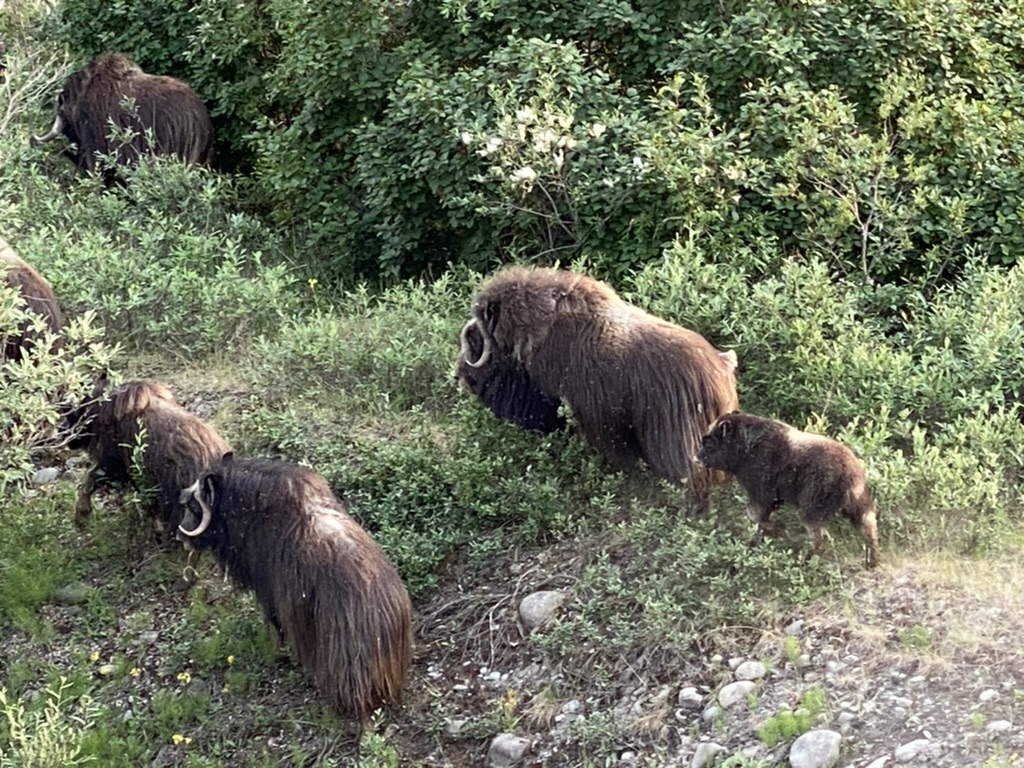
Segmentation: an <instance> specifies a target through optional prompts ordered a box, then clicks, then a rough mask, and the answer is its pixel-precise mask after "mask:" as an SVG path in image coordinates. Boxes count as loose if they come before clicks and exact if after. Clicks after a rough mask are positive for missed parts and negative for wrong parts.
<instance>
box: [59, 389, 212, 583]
mask: <svg viewBox="0 0 1024 768" xmlns="http://www.w3.org/2000/svg"><path fill="white" fill-rule="evenodd" d="M106 389H107V383H106V380H100V382H99V383H98V384H97V385H96V387H95V389H94V390H93V394H92V397H91V398H90V399H89V400H87V401H86V402H85V403H84V404H83V405H82V406H80V407H79V408H77V409H75V410H74V411H72V412H71V413H70V414H69V416H68V421H69V422H70V424H71V426H72V427H73V428H74V429H75V430H76V431H77V436H76V437H75V438H74V439H73V440H72V441H71V443H70V446H71V447H72V448H86V449H87V450H88V453H89V457H90V458H91V459H92V461H93V466H92V468H91V469H90V470H89V472H88V473H87V474H86V475H85V477H84V478H83V480H82V482H81V484H80V486H79V489H78V500H77V502H76V504H75V523H76V525H78V526H82V525H83V524H84V523H85V521H86V520H87V518H88V517H89V515H91V514H92V495H93V493H94V492H95V490H96V488H97V487H98V486H100V485H103V484H129V483H134V482H136V481H141V483H142V484H143V485H144V488H143V490H144V491H150V492H152V494H153V498H152V505H153V507H154V508H155V512H156V519H157V522H158V525H159V527H160V528H161V529H162V530H163V531H164V532H166V533H167V534H169V535H171V536H173V535H174V534H175V533H176V532H177V528H178V524H179V523H180V522H181V516H182V514H183V510H182V509H181V505H180V499H181V489H182V488H185V487H187V486H189V485H191V484H192V483H194V482H195V481H196V480H197V479H198V478H199V477H200V476H201V475H202V474H203V473H204V472H205V471H207V470H208V469H209V468H210V467H212V466H214V465H215V464H217V463H218V462H219V461H220V459H221V457H222V456H223V455H224V454H225V453H227V452H228V451H230V450H231V449H230V447H229V446H228V444H227V442H225V440H224V439H223V438H222V437H221V436H220V435H219V434H218V433H217V430H215V429H214V428H213V427H212V426H210V425H209V424H207V423H206V422H204V421H203V420H202V419H200V418H199V417H198V416H195V415H194V414H192V413H190V412H189V411H187V410H186V409H185V408H183V407H182V406H180V405H179V404H178V403H177V402H176V401H175V399H174V395H172V394H171V391H170V390H169V389H168V388H167V387H166V386H164V385H163V384H161V383H159V382H156V381H152V380H148V379H142V380H138V381H129V382H127V383H125V384H122V385H121V386H119V387H117V388H115V389H114V390H113V391H111V392H109V393H108V392H106ZM137 446H142V451H141V460H142V461H141V466H140V467H136V466H135V460H136V458H137V457H138V456H137V454H136V448H137ZM136 469H137V470H139V472H135V471H134V470H136ZM140 475H141V476H140ZM196 559H197V556H191V557H190V558H189V565H190V566H192V567H194V566H195V563H196ZM190 581H191V574H190V571H188V570H187V571H186V575H185V577H184V579H183V581H182V582H179V584H178V586H179V587H186V586H187V585H188V583H189V582H190Z"/></svg>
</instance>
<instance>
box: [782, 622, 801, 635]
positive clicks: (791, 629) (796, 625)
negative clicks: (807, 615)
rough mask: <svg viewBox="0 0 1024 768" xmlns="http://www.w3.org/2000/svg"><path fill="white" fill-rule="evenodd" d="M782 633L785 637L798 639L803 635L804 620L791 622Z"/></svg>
mask: <svg viewBox="0 0 1024 768" xmlns="http://www.w3.org/2000/svg"><path fill="white" fill-rule="evenodd" d="M782 632H783V634H784V635H786V636H787V637H800V636H801V635H802V634H803V633H804V620H803V619H797V620H796V621H791V622H790V623H789V624H787V625H786V628H785V629H784V630H782Z"/></svg>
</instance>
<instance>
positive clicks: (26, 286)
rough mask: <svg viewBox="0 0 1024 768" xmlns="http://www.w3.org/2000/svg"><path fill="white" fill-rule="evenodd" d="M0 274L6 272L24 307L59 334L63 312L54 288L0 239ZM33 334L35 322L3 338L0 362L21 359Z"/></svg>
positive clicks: (8, 282) (24, 324) (28, 348)
mask: <svg viewBox="0 0 1024 768" xmlns="http://www.w3.org/2000/svg"><path fill="white" fill-rule="evenodd" d="M0 272H3V276H4V281H5V282H6V284H7V285H8V286H10V287H11V288H14V289H16V290H17V291H18V292H19V293H20V294H21V297H22V299H23V300H24V301H25V308H26V309H27V310H28V311H29V312H32V313H33V314H36V315H39V316H40V317H41V318H42V319H43V321H44V322H45V323H46V327H47V328H48V329H49V330H50V331H51V332H53V333H54V334H58V333H60V330H61V328H63V327H64V313H63V312H61V309H60V304H59V303H58V302H57V297H56V296H54V294H53V289H52V288H51V287H50V284H49V283H48V282H47V281H46V278H44V277H43V276H42V275H40V274H39V273H38V272H36V271H35V270H34V269H33V268H32V267H31V266H29V265H28V264H27V263H26V262H25V261H23V260H22V259H21V257H20V256H18V254H17V253H15V252H14V249H13V248H12V247H11V246H10V245H9V244H8V243H7V241H6V240H4V239H3V238H0ZM32 335H33V328H32V323H31V322H24V323H22V324H21V326H20V327H19V328H18V329H17V331H16V332H15V333H14V334H13V335H10V336H7V337H6V338H4V340H3V348H2V349H0V362H3V361H4V360H20V359H21V358H22V356H23V355H24V354H25V353H27V352H29V351H31V349H32V345H33V341H32Z"/></svg>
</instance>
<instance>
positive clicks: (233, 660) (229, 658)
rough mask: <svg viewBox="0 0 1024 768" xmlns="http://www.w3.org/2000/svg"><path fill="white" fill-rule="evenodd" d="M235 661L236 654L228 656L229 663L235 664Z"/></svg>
mask: <svg viewBox="0 0 1024 768" xmlns="http://www.w3.org/2000/svg"><path fill="white" fill-rule="evenodd" d="M234 663H235V657H234V656H228V664H234Z"/></svg>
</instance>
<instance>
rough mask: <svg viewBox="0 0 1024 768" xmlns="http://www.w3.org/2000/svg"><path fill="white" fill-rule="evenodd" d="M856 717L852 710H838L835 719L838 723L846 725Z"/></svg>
mask: <svg viewBox="0 0 1024 768" xmlns="http://www.w3.org/2000/svg"><path fill="white" fill-rule="evenodd" d="M856 719H857V715H855V714H854V713H853V712H840V713H839V716H838V717H837V718H836V720H838V721H839V724H840V725H848V724H849V723H852V722H853V721H854V720H856Z"/></svg>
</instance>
